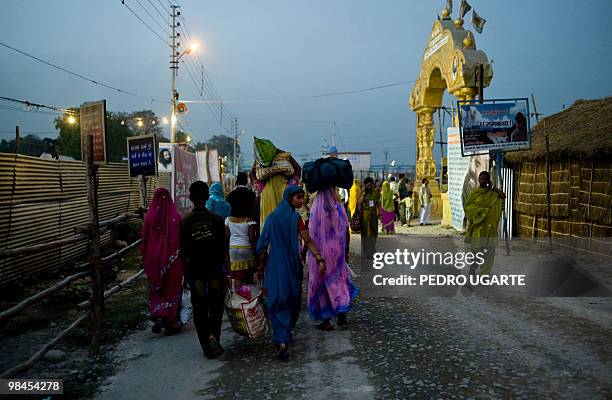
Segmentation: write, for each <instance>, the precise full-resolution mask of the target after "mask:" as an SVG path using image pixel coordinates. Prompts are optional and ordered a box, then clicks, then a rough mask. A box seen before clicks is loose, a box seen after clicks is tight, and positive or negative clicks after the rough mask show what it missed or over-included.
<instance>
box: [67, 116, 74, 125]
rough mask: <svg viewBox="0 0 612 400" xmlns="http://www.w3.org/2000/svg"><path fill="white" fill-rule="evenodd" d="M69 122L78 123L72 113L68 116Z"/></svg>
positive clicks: (71, 123)
mask: <svg viewBox="0 0 612 400" xmlns="http://www.w3.org/2000/svg"><path fill="white" fill-rule="evenodd" d="M68 123H69V124H70V125H74V124H75V123H76V118H74V116H72V115H70V116H68Z"/></svg>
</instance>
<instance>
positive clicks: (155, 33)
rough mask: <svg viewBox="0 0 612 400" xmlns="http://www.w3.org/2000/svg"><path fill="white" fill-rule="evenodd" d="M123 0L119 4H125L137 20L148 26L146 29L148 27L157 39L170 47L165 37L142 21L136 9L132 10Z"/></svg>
mask: <svg viewBox="0 0 612 400" xmlns="http://www.w3.org/2000/svg"><path fill="white" fill-rule="evenodd" d="M125 1H126V0H121V4H123V5H124V6H125V7H126V8H127V9H128V10H130V12H131V13H132V14H134V16H135V17H136V18H138V20H139V21H140V22H142V23H143V25H144V26H146V27H147V28H148V29H149V30H150V31H151V32H153V34H154V35H155V36H157V37H158V38H159V39H160V40H161V41H162V42H164V43H165V44H167V45H168V46H169V47H172V45H171V44H170V43H168V41H167V40H166V39H164V38H163V37H162V36H161V35H160V34H159V33H157V32H156V31H155V29H153V28H151V26H150V25H149V24H147V23H146V22H145V21H144V19H142V18H141V17H140V15H138V14H137V13H136V11H134V10H132V7H130V6H129V5H128V4H127V3H126V2H125Z"/></svg>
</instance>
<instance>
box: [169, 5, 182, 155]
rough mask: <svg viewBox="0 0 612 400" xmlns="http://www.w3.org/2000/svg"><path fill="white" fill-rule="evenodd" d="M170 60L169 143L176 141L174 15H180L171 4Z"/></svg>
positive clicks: (175, 35) (176, 52)
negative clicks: (170, 103) (170, 107)
mask: <svg viewBox="0 0 612 400" xmlns="http://www.w3.org/2000/svg"><path fill="white" fill-rule="evenodd" d="M170 7H171V8H172V37H171V39H172V55H171V57H172V61H170V71H172V93H171V96H172V110H171V114H170V143H174V142H175V141H176V100H177V97H178V96H177V92H176V74H177V71H178V59H179V52H178V51H177V47H178V46H177V40H176V39H177V32H176V28H177V25H176V17H177V16H179V15H181V14H180V12H179V11H178V10H177V8H179V6H175V5H172V6H170Z"/></svg>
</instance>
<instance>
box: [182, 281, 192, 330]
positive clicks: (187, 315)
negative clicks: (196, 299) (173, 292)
mask: <svg viewBox="0 0 612 400" xmlns="http://www.w3.org/2000/svg"><path fill="white" fill-rule="evenodd" d="M180 314H181V324H183V325H187V323H188V322H189V321H190V320H191V318H192V317H193V306H192V305H191V291H190V290H189V289H187V288H183V293H182V294H181V311H180Z"/></svg>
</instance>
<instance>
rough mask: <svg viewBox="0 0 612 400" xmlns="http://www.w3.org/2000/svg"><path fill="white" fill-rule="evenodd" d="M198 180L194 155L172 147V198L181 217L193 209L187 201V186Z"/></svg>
mask: <svg viewBox="0 0 612 400" xmlns="http://www.w3.org/2000/svg"><path fill="white" fill-rule="evenodd" d="M197 180H198V161H197V159H196V155H195V154H193V153H190V152H188V151H185V150H182V149H181V148H179V147H178V146H174V165H173V170H172V198H173V199H174V205H175V206H176V209H177V210H178V212H179V213H180V214H181V215H183V216H184V215H186V214H187V213H188V212H190V211H191V209H192V208H193V204H192V203H191V200H189V186H190V185H191V184H192V183H193V182H195V181H197Z"/></svg>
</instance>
